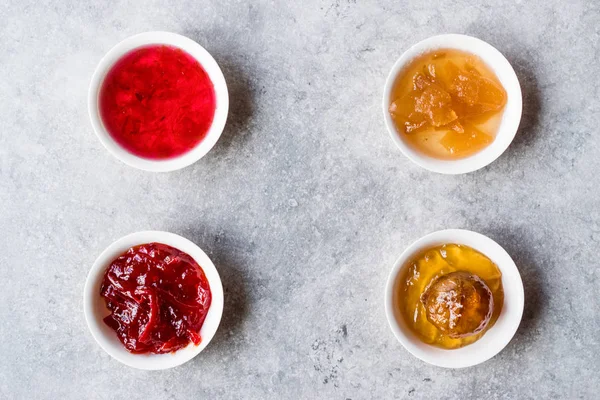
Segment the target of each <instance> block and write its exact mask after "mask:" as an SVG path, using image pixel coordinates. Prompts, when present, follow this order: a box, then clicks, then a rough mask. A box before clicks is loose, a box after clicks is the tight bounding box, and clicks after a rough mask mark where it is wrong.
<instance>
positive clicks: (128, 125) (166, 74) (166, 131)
mask: <svg viewBox="0 0 600 400" xmlns="http://www.w3.org/2000/svg"><path fill="white" fill-rule="evenodd" d="M98 100H99V109H100V116H101V118H102V122H103V123H104V126H105V128H106V130H107V131H108V132H109V134H110V135H111V136H112V137H113V138H114V139H115V141H117V143H119V144H120V145H121V146H122V147H123V148H125V149H126V150H127V151H129V152H130V153H132V154H135V155H137V156H140V157H143V158H148V159H168V158H172V157H177V156H180V155H182V154H184V153H186V152H188V151H189V150H191V149H193V148H194V147H195V146H196V145H198V143H200V142H201V141H202V140H203V139H204V137H205V136H206V134H207V133H208V130H209V128H210V126H211V124H212V121H213V118H214V114H215V110H216V95H215V90H214V87H213V83H212V82H211V80H210V78H209V76H208V74H207V73H206V71H204V69H203V68H202V66H201V65H200V63H198V61H197V60H196V59H194V58H193V57H192V56H190V55H189V54H187V53H186V52H184V51H183V50H181V49H178V48H174V47H170V46H164V45H152V46H148V47H142V48H138V49H135V50H133V51H131V52H130V53H128V54H126V55H125V56H123V58H121V59H120V60H119V61H117V62H116V63H115V65H114V66H113V67H112V68H111V69H110V71H109V72H108V74H107V75H106V78H105V79H104V82H103V83H102V87H101V89H100V94H99V99H98Z"/></svg>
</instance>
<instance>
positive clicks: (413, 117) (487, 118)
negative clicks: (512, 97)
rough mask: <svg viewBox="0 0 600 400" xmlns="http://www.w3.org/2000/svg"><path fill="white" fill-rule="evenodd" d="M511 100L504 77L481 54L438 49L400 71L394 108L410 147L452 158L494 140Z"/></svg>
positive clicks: (391, 112) (394, 90)
mask: <svg viewBox="0 0 600 400" xmlns="http://www.w3.org/2000/svg"><path fill="white" fill-rule="evenodd" d="M506 101H507V95H506V92H505V90H504V88H503V87H502V85H501V84H500V82H499V81H498V78H497V77H496V75H495V74H494V72H493V71H492V70H491V69H490V68H489V67H488V66H487V65H485V64H484V62H483V61H481V60H480V59H479V58H478V57H477V56H474V55H472V54H469V53H465V52H462V51H459V50H436V51H435V52H430V53H426V54H423V55H422V56H420V57H418V58H416V59H415V60H414V61H412V62H411V63H410V64H409V65H408V67H407V68H406V69H405V70H404V71H403V72H401V73H400V75H399V76H398V78H397V79H396V81H395V82H394V86H393V89H392V98H391V104H390V106H389V112H390V115H391V117H392V120H393V121H394V124H395V125H396V128H397V130H398V132H399V134H400V135H401V136H402V137H403V139H404V140H405V141H406V142H407V143H408V144H409V145H410V146H412V147H413V148H415V149H416V150H419V151H420V152H422V153H425V154H427V155H429V156H431V157H435V158H439V159H446V160H451V159H458V158H464V157H468V156H470V155H473V154H475V153H477V152H479V151H481V150H482V149H483V148H485V147H487V146H488V145H489V144H490V143H492V142H493V141H494V138H495V136H496V132H497V131H498V127H499V126H500V121H501V120H502V113H503V111H504V106H505V104H506Z"/></svg>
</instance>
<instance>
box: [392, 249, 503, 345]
mask: <svg viewBox="0 0 600 400" xmlns="http://www.w3.org/2000/svg"><path fill="white" fill-rule="evenodd" d="M398 279H399V281H398V285H397V290H398V297H397V298H398V304H397V307H398V308H399V311H400V313H401V314H402V316H403V318H404V320H405V321H406V323H407V326H408V327H409V329H411V330H412V331H413V332H414V333H415V334H416V335H417V336H418V337H419V338H420V339H421V340H422V341H423V342H425V343H428V344H431V345H434V346H438V347H441V348H445V349H455V348H459V347H463V346H466V345H469V344H471V343H473V342H475V341H476V340H478V339H479V338H481V336H483V335H484V334H485V332H486V331H487V330H488V329H489V328H491V327H492V326H493V325H494V323H495V322H496V320H497V319H498V316H499V315H500V312H501V311H502V306H503V304H504V291H503V288H502V274H501V272H500V270H499V269H498V267H497V266H496V265H495V264H494V263H493V262H492V261H491V260H490V259H489V258H487V257H486V256H485V255H483V254H481V253H480V252H478V251H477V250H475V249H472V248H470V247H468V246H464V245H457V244H445V245H442V246H437V247H433V248H431V249H428V250H425V251H423V252H421V253H419V254H417V255H416V256H415V257H414V258H413V259H412V260H411V261H410V262H409V263H408V265H407V266H406V268H404V270H403V273H402V274H401V275H400V276H399V278H398ZM478 280H480V281H481V283H483V285H482V284H480V283H479V282H478ZM488 291H489V292H488ZM490 295H491V297H490ZM490 311H491V313H490ZM453 312H454V313H455V314H454V315H452V313H453ZM488 314H489V315H488Z"/></svg>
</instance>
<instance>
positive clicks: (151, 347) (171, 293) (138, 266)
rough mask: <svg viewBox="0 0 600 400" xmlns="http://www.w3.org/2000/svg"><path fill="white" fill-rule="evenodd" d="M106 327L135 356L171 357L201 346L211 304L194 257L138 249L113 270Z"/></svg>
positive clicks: (104, 288) (155, 247)
mask: <svg viewBox="0 0 600 400" xmlns="http://www.w3.org/2000/svg"><path fill="white" fill-rule="evenodd" d="M100 295H101V296H102V297H103V298H104V300H105V302H106V306H107V308H108V309H109V310H110V311H111V314H110V315H109V316H107V317H106V318H105V319H104V322H105V323H106V324H107V325H108V326H109V327H111V328H112V329H113V330H114V331H115V332H116V334H117V336H118V338H119V340H120V341H121V343H123V345H124V346H125V348H126V349H127V350H129V351H130V352H132V353H169V352H174V351H177V350H179V349H181V348H183V347H186V346H187V345H188V344H189V343H190V342H191V343H194V344H195V345H198V344H200V342H201V337H200V328H201V327H202V324H203V323H204V320H205V318H206V314H207V313H208V309H209V307H210V303H211V292H210V287H209V284H208V280H207V279H206V276H205V275H204V272H203V271H202V268H201V267H200V266H199V265H198V263H196V261H195V260H194V259H193V258H192V257H190V256H189V255H188V254H186V253H183V252H181V251H179V250H177V249H175V248H174V247H171V246H168V245H165V244H161V243H148V244H143V245H139V246H135V247H132V248H130V249H129V250H127V251H126V252H125V253H124V254H122V255H121V256H119V257H118V258H117V259H115V260H114V261H113V262H112V263H111V264H110V266H109V267H108V268H107V270H106V272H105V275H104V279H103V281H102V285H101V288H100Z"/></svg>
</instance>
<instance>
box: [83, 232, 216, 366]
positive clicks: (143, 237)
mask: <svg viewBox="0 0 600 400" xmlns="http://www.w3.org/2000/svg"><path fill="white" fill-rule="evenodd" d="M152 242H158V243H163V244H167V245H169V246H172V247H175V248H177V249H178V250H180V251H183V252H185V253H187V254H188V255H190V256H191V257H192V258H193V259H194V260H196V262H197V263H198V264H199V265H200V267H201V268H202V270H203V271H204V274H205V275H206V278H207V280H208V284H209V287H210V291H211V297H212V299H211V304H210V307H209V308H208V313H207V315H206V319H205V321H204V323H203V325H202V327H201V328H200V336H201V337H202V341H201V343H200V344H199V345H197V346H195V345H194V344H193V343H190V344H189V345H188V346H187V347H185V348H183V349H180V350H177V351H176V352H174V353H168V354H152V353H146V354H133V353H130V352H129V351H127V350H126V349H125V347H124V346H123V344H122V343H121V342H120V341H119V339H118V338H117V336H116V334H115V332H114V331H113V330H112V329H110V328H109V327H108V326H107V325H106V324H104V322H103V321H102V319H103V318H104V316H106V315H108V314H109V313H110V312H109V311H108V309H107V308H106V304H105V302H104V299H103V298H102V297H101V296H100V294H99V292H100V285H101V282H102V278H103V277H104V272H105V271H106V268H107V267H108V265H109V264H110V263H111V262H112V261H113V260H114V259H115V258H117V257H118V256H119V255H121V254H123V253H124V252H125V251H127V249H129V248H130V247H132V246H136V245H140V244H145V243H152ZM223 306H224V295H223V285H222V283H221V278H220V276H219V272H218V271H217V269H216V267H215V265H214V264H213V262H212V261H211V259H210V258H209V257H208V255H207V254H206V253H205V252H204V251H203V250H202V249H201V248H200V247H198V246H197V245H196V244H195V243H193V242H192V241H190V240H188V239H186V238H184V237H182V236H179V235H177V234H174V233H170V232H164V231H140V232H134V233H131V234H129V235H126V236H123V237H121V238H120V239H118V240H116V241H114V242H113V243H112V244H110V245H109V246H108V247H107V248H106V249H104V250H103V251H102V253H101V254H100V255H99V256H98V258H97V259H96V261H95V262H94V264H93V265H92V268H91V269H90V271H89V273H88V275H87V278H86V282H85V286H84V289H83V311H84V315H85V320H86V323H87V326H88V329H89V331H90V333H91V334H92V337H93V338H94V339H95V340H96V342H97V343H98V344H99V345H100V347H101V348H102V349H103V350H104V351H105V352H106V353H108V355H110V356H111V357H113V358H114V359H116V360H117V361H119V362H121V363H123V364H125V365H127V366H130V367H133V368H137V369H143V370H158V369H167V368H173V367H176V366H178V365H181V364H183V363H185V362H187V361H189V360H191V359H192V358H194V357H195V356H197V355H198V354H200V352H202V350H204V349H205V348H206V346H208V344H209V343H210V341H211V340H212V338H213V337H214V335H215V333H216V332H217V329H218V327H219V324H220V321H221V317H222V315H223Z"/></svg>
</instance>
